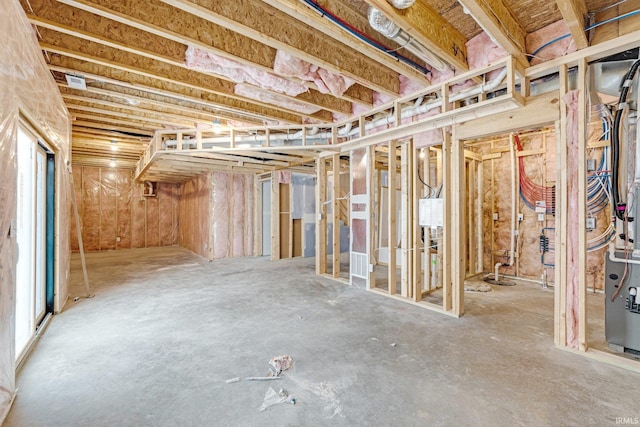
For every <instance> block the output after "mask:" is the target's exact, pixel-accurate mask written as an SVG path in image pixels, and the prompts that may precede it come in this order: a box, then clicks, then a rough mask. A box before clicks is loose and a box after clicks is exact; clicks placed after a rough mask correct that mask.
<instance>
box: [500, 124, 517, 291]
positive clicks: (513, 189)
mask: <svg viewBox="0 0 640 427" xmlns="http://www.w3.org/2000/svg"><path fill="white" fill-rule="evenodd" d="M509 160H510V164H511V233H510V235H511V239H510V241H509V263H508V264H503V263H501V262H498V263H496V265H495V266H494V269H495V272H494V277H495V280H496V281H497V280H498V273H499V269H500V267H501V266H504V267H511V266H513V262H514V260H515V253H516V223H517V222H518V218H517V209H516V203H517V197H518V196H517V191H516V153H515V147H514V145H513V134H511V136H510V138H509Z"/></svg>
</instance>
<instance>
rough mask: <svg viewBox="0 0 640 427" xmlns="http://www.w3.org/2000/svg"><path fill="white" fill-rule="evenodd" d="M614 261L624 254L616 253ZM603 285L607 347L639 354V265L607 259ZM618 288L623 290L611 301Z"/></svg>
mask: <svg viewBox="0 0 640 427" xmlns="http://www.w3.org/2000/svg"><path fill="white" fill-rule="evenodd" d="M607 255H608V253H607ZM616 258H618V259H625V255H624V253H623V252H616ZM632 259H633V258H632ZM635 261H638V259H635ZM625 266H626V268H627V272H626V274H625ZM623 278H624V280H623ZM604 284H605V296H606V301H605V306H604V307H605V335H606V338H607V342H608V343H609V346H610V347H611V348H612V349H614V350H618V351H626V352H630V353H634V354H636V355H640V305H639V304H638V303H639V302H640V301H638V299H637V298H638V295H637V292H638V289H639V288H640V264H633V263H625V262H617V261H611V260H610V259H609V257H608V256H607V260H606V266H605V282H604ZM619 287H622V289H620V292H618V295H617V296H616V298H615V299H614V300H613V301H611V298H612V297H613V296H614V295H615V293H616V292H617V291H618V288H619ZM634 294H636V295H634Z"/></svg>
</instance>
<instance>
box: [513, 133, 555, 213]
mask: <svg viewBox="0 0 640 427" xmlns="http://www.w3.org/2000/svg"><path fill="white" fill-rule="evenodd" d="M514 139H515V141H516V149H517V150H518V151H522V143H521V142H520V137H519V136H518V135H514ZM518 170H519V171H520V198H521V199H522V201H523V202H524V204H525V205H526V206H527V207H528V208H529V209H533V210H535V209H536V201H542V202H544V203H545V208H546V213H547V215H552V214H555V203H556V200H555V199H556V189H555V186H551V187H546V186H544V185H538V184H536V183H535V182H533V180H531V178H529V176H527V174H526V172H525V170H524V158H523V157H520V158H518Z"/></svg>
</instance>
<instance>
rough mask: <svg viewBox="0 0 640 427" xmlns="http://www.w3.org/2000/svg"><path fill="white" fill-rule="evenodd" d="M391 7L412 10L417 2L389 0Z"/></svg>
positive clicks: (411, 0) (413, 0)
mask: <svg viewBox="0 0 640 427" xmlns="http://www.w3.org/2000/svg"><path fill="white" fill-rule="evenodd" d="M388 1H389V3H390V4H391V6H393V7H395V8H396V9H408V8H410V7H411V6H412V5H413V4H414V3H415V2H416V0H388Z"/></svg>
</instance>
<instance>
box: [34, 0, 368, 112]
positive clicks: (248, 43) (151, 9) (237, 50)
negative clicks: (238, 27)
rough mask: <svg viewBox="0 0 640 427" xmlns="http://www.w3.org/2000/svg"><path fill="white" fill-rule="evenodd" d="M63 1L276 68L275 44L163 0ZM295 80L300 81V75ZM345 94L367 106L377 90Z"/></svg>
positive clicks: (246, 61) (62, 0)
mask: <svg viewBox="0 0 640 427" xmlns="http://www.w3.org/2000/svg"><path fill="white" fill-rule="evenodd" d="M39 1H44V0H39ZM47 1H51V0H47ZM59 2H60V3H64V4H66V5H69V6H73V7H74V8H77V9H82V10H85V11H88V12H91V13H93V14H96V15H100V16H103V17H105V18H108V19H110V20H113V21H117V22H120V23H122V24H125V25H128V26H131V27H135V28H138V29H140V30H144V31H145V32H147V33H151V34H155V35H157V36H160V37H162V38H164V39H166V40H171V41H173V42H176V43H178V44H181V45H185V46H186V45H190V46H195V47H198V48H199V49H202V50H206V51H209V52H212V53H214V54H216V55H219V56H222V57H224V58H227V59H231V60H234V61H238V62H240V63H241V64H244V65H247V66H251V67H254V68H257V69H260V70H262V71H266V72H271V73H272V72H273V64H274V61H275V57H276V49H275V48H273V47H271V46H268V45H266V44H264V43H261V42H260V41H258V40H254V39H251V38H249V37H247V36H245V35H243V34H240V33H237V32H234V31H231V30H229V29H227V28H224V27H222V26H220V25H217V24H215V23H213V22H211V21H207V20H206V19H203V18H201V17H200V16H197V15H192V14H190V13H188V12H186V11H184V10H181V9H178V8H176V7H173V6H171V5H169V4H165V3H162V2H161V1H160V0H148V1H144V2H138V3H135V4H133V3H131V2H127V1H123V0H116V1H113V0H59ZM77 9H76V10H77ZM183 59H184V55H183ZM294 80H296V81H297V79H294ZM305 84H306V85H308V86H309V87H311V88H313V89H317V87H316V85H315V84H313V83H311V82H306V83H305ZM341 98H342V99H345V100H349V101H353V102H356V103H358V104H361V105H364V106H371V105H372V99H373V92H372V90H371V89H369V88H367V87H365V86H362V85H359V84H356V85H354V86H352V87H351V88H350V89H349V90H347V92H345V94H344V95H343V96H342V97H341Z"/></svg>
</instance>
